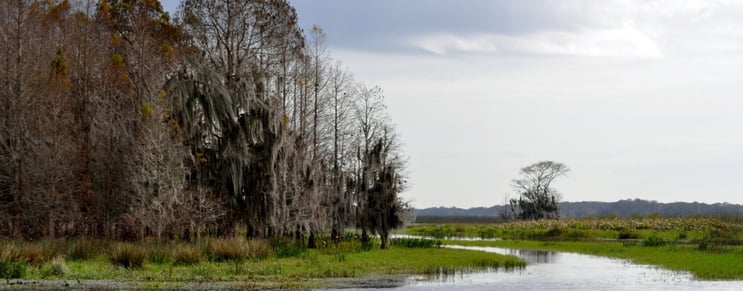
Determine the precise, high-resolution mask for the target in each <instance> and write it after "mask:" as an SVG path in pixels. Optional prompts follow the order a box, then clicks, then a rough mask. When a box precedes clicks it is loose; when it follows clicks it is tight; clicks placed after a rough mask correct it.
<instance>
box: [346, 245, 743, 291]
mask: <svg viewBox="0 0 743 291" xmlns="http://www.w3.org/2000/svg"><path fill="white" fill-rule="evenodd" d="M449 247H453V248H462V249H472V250H479V251H485V252H494V253H499V254H506V255H515V256H518V257H521V258H523V259H524V260H526V261H527V263H528V265H527V266H526V268H524V269H517V270H497V271H485V272H477V273H469V274H456V275H446V276H444V275H442V276H438V277H420V276H418V277H410V278H407V279H405V280H402V281H401V282H400V283H399V284H398V285H399V286H396V287H395V286H393V287H392V288H363V289H353V288H351V289H342V290H458V291H464V290H468V291H469V290H632V291H635V290H674V291H680V290H743V281H698V280H694V278H693V277H692V275H691V274H689V273H685V272H674V271H669V270H665V269H661V268H658V267H654V266H648V265H637V264H633V263H631V262H629V261H627V260H620V259H611V258H605V257H598V256H591V255H582V254H575V253H565V252H544V251H525V250H514V249H504V248H494V247H464V246H449ZM387 287H389V286H387Z"/></svg>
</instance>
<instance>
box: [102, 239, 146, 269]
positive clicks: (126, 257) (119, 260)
mask: <svg viewBox="0 0 743 291" xmlns="http://www.w3.org/2000/svg"><path fill="white" fill-rule="evenodd" d="M146 257H147V251H146V250H145V249H144V248H142V247H140V246H138V245H135V244H132V243H119V244H118V245H117V246H116V247H114V249H113V250H112V252H111V263H113V264H114V265H118V266H122V267H124V268H127V269H139V268H142V266H143V265H144V261H145V258H146Z"/></svg>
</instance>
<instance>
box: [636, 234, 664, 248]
mask: <svg viewBox="0 0 743 291" xmlns="http://www.w3.org/2000/svg"><path fill="white" fill-rule="evenodd" d="M666 243H667V242H666V241H665V240H663V239H662V238H659V237H657V236H649V237H647V238H645V239H644V240H643V241H642V246H644V247H660V246H664V245H666Z"/></svg>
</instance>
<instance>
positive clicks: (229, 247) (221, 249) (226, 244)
mask: <svg viewBox="0 0 743 291" xmlns="http://www.w3.org/2000/svg"><path fill="white" fill-rule="evenodd" d="M206 256H207V257H208V258H209V260H210V261H216V262H225V261H242V260H245V259H247V258H248V246H247V244H245V243H244V242H243V241H241V240H240V239H232V240H226V239H215V240H211V241H209V242H208V243H207V245H206Z"/></svg>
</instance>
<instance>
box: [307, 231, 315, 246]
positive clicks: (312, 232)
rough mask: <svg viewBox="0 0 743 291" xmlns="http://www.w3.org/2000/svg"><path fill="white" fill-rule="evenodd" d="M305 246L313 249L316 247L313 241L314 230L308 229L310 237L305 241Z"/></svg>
mask: <svg viewBox="0 0 743 291" xmlns="http://www.w3.org/2000/svg"><path fill="white" fill-rule="evenodd" d="M307 248H308V249H314V248H317V243H316V242H315V232H314V231H310V237H309V239H308V241H307Z"/></svg>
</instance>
